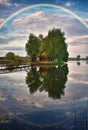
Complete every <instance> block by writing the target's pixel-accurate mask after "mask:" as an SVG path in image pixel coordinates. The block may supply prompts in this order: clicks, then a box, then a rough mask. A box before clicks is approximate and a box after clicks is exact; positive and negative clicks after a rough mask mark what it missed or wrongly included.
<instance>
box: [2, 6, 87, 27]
mask: <svg viewBox="0 0 88 130" xmlns="http://www.w3.org/2000/svg"><path fill="white" fill-rule="evenodd" d="M36 7H52V8H55V9H59V10H62V11H64V12H66V13H68V14H70V15H72V16H73V17H74V18H75V19H77V20H78V21H79V22H80V23H82V24H83V25H84V26H85V27H86V28H88V24H87V23H86V22H85V21H84V20H83V19H82V18H81V17H80V16H78V15H77V14H75V13H74V12H73V11H71V10H69V9H66V8H64V7H62V6H58V5H54V4H35V5H31V6H26V7H24V8H22V9H20V10H18V11H16V12H15V13H13V14H12V15H10V16H9V17H8V18H7V19H6V20H5V21H4V22H3V23H2V24H0V29H1V28H2V27H3V26H4V25H5V24H6V23H7V22H8V21H10V20H11V19H13V18H14V17H15V16H17V15H19V14H20V13H22V12H24V11H27V10H29V9H32V8H36Z"/></svg>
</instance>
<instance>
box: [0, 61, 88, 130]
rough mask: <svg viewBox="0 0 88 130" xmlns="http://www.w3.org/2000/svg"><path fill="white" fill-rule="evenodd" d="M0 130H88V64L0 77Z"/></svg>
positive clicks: (49, 67)
mask: <svg viewBox="0 0 88 130" xmlns="http://www.w3.org/2000/svg"><path fill="white" fill-rule="evenodd" d="M0 130H88V64H87V63H86V61H81V62H76V61H69V62H68V63H67V65H64V66H62V67H59V66H33V67H29V68H28V69H26V70H23V71H17V72H15V71H14V72H13V71H11V72H10V73H6V74H0Z"/></svg>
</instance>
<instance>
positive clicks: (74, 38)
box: [67, 35, 88, 44]
mask: <svg viewBox="0 0 88 130" xmlns="http://www.w3.org/2000/svg"><path fill="white" fill-rule="evenodd" d="M79 41H80V43H86V42H87V41H88V35H84V36H83V35H82V36H72V37H69V38H68V39H67V42H69V43H73V42H74V43H75V42H78V44H79Z"/></svg>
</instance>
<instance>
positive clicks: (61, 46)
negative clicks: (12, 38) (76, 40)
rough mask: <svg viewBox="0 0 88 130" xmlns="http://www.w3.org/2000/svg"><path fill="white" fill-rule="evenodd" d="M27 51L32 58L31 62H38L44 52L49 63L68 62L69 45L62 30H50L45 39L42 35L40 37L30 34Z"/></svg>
mask: <svg viewBox="0 0 88 130" xmlns="http://www.w3.org/2000/svg"><path fill="white" fill-rule="evenodd" d="M26 51H27V54H28V55H29V56H30V57H31V61H36V60H37V58H38V56H40V55H41V54H42V52H46V54H47V58H48V60H49V61H54V60H56V59H57V60H58V61H67V60H68V52H67V44H66V43H65V38H64V33H63V32H61V30H60V29H55V28H54V29H52V30H49V31H48V35H47V36H45V37H44V36H43V35H42V34H40V35H39V36H38V37H37V36H35V35H33V34H30V36H29V40H28V43H27V44H26Z"/></svg>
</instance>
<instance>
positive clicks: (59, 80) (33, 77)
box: [26, 65, 68, 99]
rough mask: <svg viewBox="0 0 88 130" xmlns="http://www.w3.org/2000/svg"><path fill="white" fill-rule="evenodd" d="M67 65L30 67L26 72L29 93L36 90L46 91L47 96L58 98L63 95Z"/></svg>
mask: <svg viewBox="0 0 88 130" xmlns="http://www.w3.org/2000/svg"><path fill="white" fill-rule="evenodd" d="M67 74H68V67H67V65H64V66H62V67H60V66H59V67H58V66H53V67H50V66H40V67H39V69H38V68H37V67H31V70H29V71H28V72H27V77H26V84H27V85H28V88H29V91H30V93H31V94H33V93H35V92H37V91H40V92H42V91H45V92H48V96H49V97H50V98H53V99H59V98H61V96H62V95H64V89H65V83H66V81H67Z"/></svg>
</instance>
